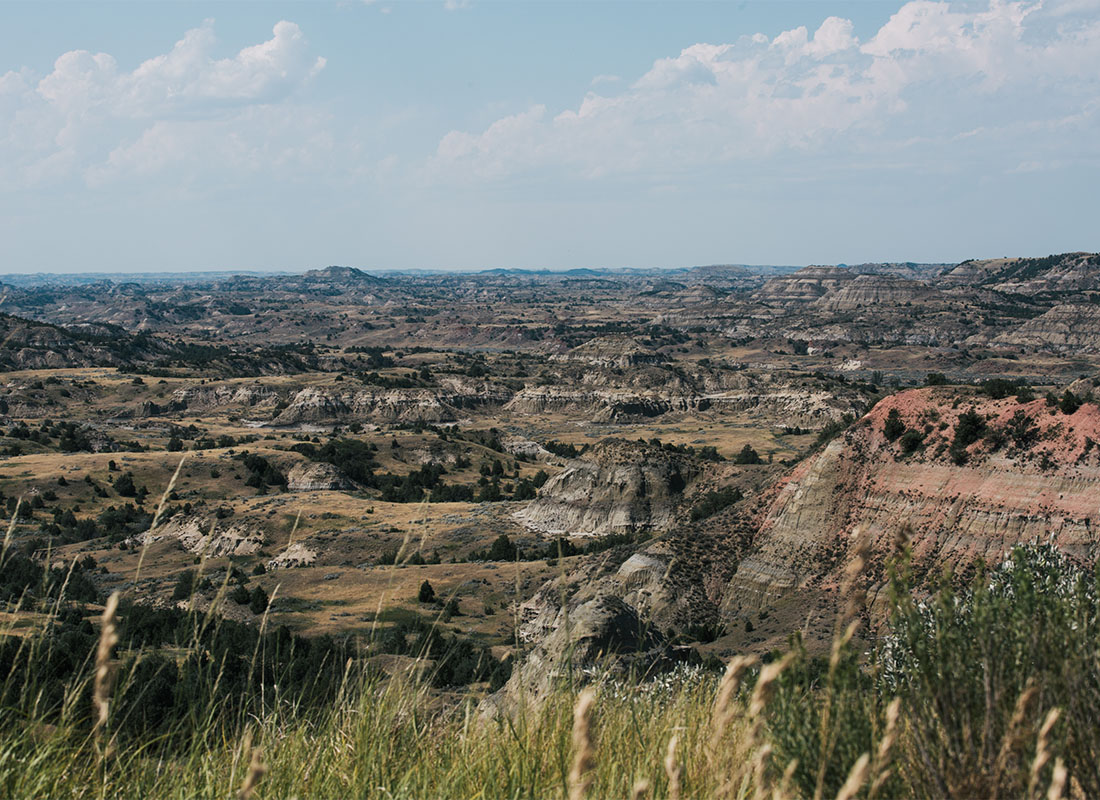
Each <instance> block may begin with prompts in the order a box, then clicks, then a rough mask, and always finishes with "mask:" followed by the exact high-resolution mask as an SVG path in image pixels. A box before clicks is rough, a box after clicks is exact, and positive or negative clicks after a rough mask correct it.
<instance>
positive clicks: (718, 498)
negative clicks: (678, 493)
mask: <svg viewBox="0 0 1100 800" xmlns="http://www.w3.org/2000/svg"><path fill="white" fill-rule="evenodd" d="M743 497H744V495H743V494H741V490H740V489H738V488H737V487H736V486H726V487H724V488H722V489H716V490H714V491H713V492H707V493H706V494H705V495H703V497H702V498H701V499H700V500H699V502H697V503H696V504H695V505H694V506H692V507H691V519H692V521H693V522H698V521H699V520H702V519H706V518H707V517H713V516H714V515H715V514H717V513H718V512H719V511H722V510H724V509H727V508H729V507H730V506H732V505H733V504H735V503H739V502H741V499H742V498H743Z"/></svg>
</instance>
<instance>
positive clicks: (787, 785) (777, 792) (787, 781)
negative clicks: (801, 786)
mask: <svg viewBox="0 0 1100 800" xmlns="http://www.w3.org/2000/svg"><path fill="white" fill-rule="evenodd" d="M797 769H798V759H797V758H792V759H791V760H790V761H788V762H787V768H786V769H785V770H783V777H782V778H780V779H779V783H778V784H777V785H776V787H775V788H774V789H772V800H794V797H795V794H794V789H793V788H792V784H793V783H794V773H795V770H797Z"/></svg>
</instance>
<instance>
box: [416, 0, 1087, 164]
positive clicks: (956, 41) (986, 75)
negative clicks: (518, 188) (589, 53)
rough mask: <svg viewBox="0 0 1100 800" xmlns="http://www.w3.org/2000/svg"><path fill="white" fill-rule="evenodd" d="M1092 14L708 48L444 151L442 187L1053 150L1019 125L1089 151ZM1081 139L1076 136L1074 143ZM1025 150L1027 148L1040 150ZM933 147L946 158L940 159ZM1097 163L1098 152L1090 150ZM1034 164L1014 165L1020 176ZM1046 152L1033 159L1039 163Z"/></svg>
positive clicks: (903, 25) (965, 9)
mask: <svg viewBox="0 0 1100 800" xmlns="http://www.w3.org/2000/svg"><path fill="white" fill-rule="evenodd" d="M1094 7H1095V3H1094V2H1093V0H1062V2H1050V1H1049V0H1048V2H1047V4H1046V5H1044V4H1043V3H1041V2H1006V1H1005V0H990V2H988V4H987V5H985V6H983V7H980V8H975V7H974V5H973V4H967V5H955V4H952V3H949V2H934V1H932V0H914V1H913V2H909V3H906V4H905V5H903V6H901V7H900V8H899V9H898V11H897V12H896V13H895V14H894V15H893V16H892V17H891V18H890V19H889V20H888V21H887V22H886V23H885V24H884V25H883V26H882V27H881V28H880V29H879V30H878V31H875V32H874V33H873V34H872V35H871V36H869V37H868V38H866V40H864V41H860V39H859V38H858V37H857V36H856V34H855V28H854V25H853V24H852V22H851V21H849V20H846V19H842V18H838V17H830V18H828V19H826V20H825V21H824V22H823V23H821V24H820V26H818V27H817V29H816V30H814V31H813V32H811V31H809V30H808V29H807V28H805V27H799V28H795V29H792V30H788V31H784V32H782V33H779V34H778V35H776V36H773V37H769V36H766V35H764V34H756V35H753V36H745V37H742V38H740V39H738V40H737V41H734V42H729V43H719V44H710V43H699V44H695V45H692V46H690V47H687V48H685V49H684V50H683V51H681V52H680V53H679V54H678V55H675V56H670V57H667V58H660V59H657V60H656V61H655V62H654V63H653V65H652V67H651V68H650V69H649V70H648V71H647V72H646V73H645V74H643V75H641V76H639V77H638V78H637V79H636V80H634V81H633V82H632V83H630V84H629V85H628V86H626V87H625V88H624V89H623V90H622V91H621V92H619V93H614V92H609V91H608V90H604V93H602V94H601V93H598V92H596V91H590V92H589V93H588V94H587V95H586V96H585V97H584V98H583V100H581V101H580V103H579V104H578V105H577V106H576V107H575V108H569V109H564V110H561V111H559V112H558V113H556V114H552V113H549V112H548V111H547V110H546V109H544V108H543V107H541V106H536V107H532V108H530V109H528V110H525V111H521V112H519V113H516V114H513V115H510V116H508V117H506V118H503V119H501V120H498V121H497V122H495V123H493V124H492V125H490V126H489V127H488V128H487V129H485V130H484V131H481V132H460V131H453V132H451V133H449V134H447V135H446V136H445V137H443V139H442V141H440V143H439V147H438V150H437V153H436V155H435V158H434V159H433V161H432V164H431V168H432V170H433V171H434V174H436V175H443V176H448V175H449V176H458V177H461V176H464V175H465V176H469V175H475V176H478V175H479V176H490V177H496V176H505V175H510V174H516V173H522V172H525V171H531V170H539V169H553V170H558V169H561V168H565V169H567V170H572V171H574V172H575V173H576V174H578V175H582V176H600V175H606V174H609V173H632V172H647V173H652V174H657V173H664V172H668V171H675V170H691V169H695V170H698V169H706V168H709V167H710V166H711V165H715V164H734V165H736V164H739V163H749V162H759V160H760V159H767V158H771V157H775V156H778V155H782V154H783V153H801V154H806V153H817V154H833V155H838V156H843V155H854V154H859V153H866V152H868V151H876V152H884V151H892V150H903V149H905V148H910V147H923V148H925V150H924V151H923V152H924V153H925V156H926V157H927V156H928V155H929V154H930V153H931V152H932V150H934V149H935V147H936V146H942V145H943V144H944V143H947V142H952V141H957V139H956V137H957V136H958V135H959V134H962V133H964V132H967V131H975V130H978V131H981V133H980V134H979V135H977V136H976V137H973V138H975V139H978V140H981V141H979V142H978V143H977V144H971V145H970V146H972V147H979V148H980V147H981V146H982V144H981V142H983V141H984V142H993V143H995V144H996V146H997V147H999V148H1002V149H1005V150H1011V149H1013V148H1015V149H1020V148H1039V149H1042V148H1044V147H1046V148H1050V149H1057V148H1058V147H1059V146H1060V143H1063V140H1060V139H1058V136H1060V135H1062V134H1057V135H1055V134H1050V135H1047V136H1045V137H1042V138H1040V137H1036V135H1035V134H1034V129H1031V130H1032V132H1031V133H1027V132H1026V128H1024V127H1022V123H1029V122H1036V121H1038V122H1042V121H1050V122H1055V121H1058V120H1067V121H1072V124H1068V123H1067V124H1066V125H1063V126H1062V128H1063V129H1064V131H1066V132H1065V134H1064V135H1065V136H1067V137H1070V138H1071V139H1072V140H1073V141H1075V142H1081V141H1085V142H1087V141H1089V137H1088V136H1087V135H1084V132H1085V131H1087V130H1089V129H1091V130H1092V131H1095V133H1096V135H1095V137H1093V138H1094V142H1100V131H1097V130H1096V128H1097V114H1096V103H1097V101H1098V100H1100V18H1098V17H1097V15H1096V14H1094V13H1090V12H1091V10H1092V9H1093V8H1094ZM1071 129H1072V130H1071ZM1029 137H1030V138H1029ZM937 143H938V145H937ZM1091 147H1092V152H1093V154H1094V155H1100V147H1098V146H1097V145H1096V144H1095V143H1094V144H1093V145H1091ZM1023 155H1025V154H1024V153H1016V154H1015V155H1014V156H1013V160H1012V163H1013V164H1018V163H1019V162H1020V160H1021V157H1022V156H1023ZM1039 156H1040V154H1034V153H1033V154H1030V155H1029V156H1028V157H1029V160H1033V161H1036V162H1038V161H1042V160H1045V158H1046V156H1044V157H1042V158H1040V157H1039Z"/></svg>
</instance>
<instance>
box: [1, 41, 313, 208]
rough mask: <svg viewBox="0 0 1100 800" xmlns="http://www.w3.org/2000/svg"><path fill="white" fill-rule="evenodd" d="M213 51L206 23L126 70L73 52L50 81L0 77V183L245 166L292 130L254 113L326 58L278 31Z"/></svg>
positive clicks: (107, 58) (109, 59) (285, 95)
mask: <svg viewBox="0 0 1100 800" xmlns="http://www.w3.org/2000/svg"><path fill="white" fill-rule="evenodd" d="M217 49H218V43H217V39H216V37H215V34H214V26H213V22H212V21H209V20H208V21H207V22H206V23H204V24H203V25H202V26H201V27H198V28H195V29H193V30H190V31H188V32H187V33H186V34H185V35H184V36H183V38H182V39H180V40H179V41H178V42H176V44H175V46H174V47H173V48H172V49H171V50H170V51H169V52H167V53H164V54H162V55H158V56H155V57H153V58H150V59H148V60H146V61H144V62H142V63H141V64H139V65H138V66H137V67H136V68H135V69H133V70H125V69H121V68H120V67H119V65H118V62H117V61H116V60H115V58H114V57H113V56H111V55H109V54H107V53H92V52H89V51H87V50H73V51H70V52H67V53H63V54H62V55H61V56H59V57H58V58H57V59H56V61H55V62H54V65H53V69H52V71H51V72H49V74H46V75H43V76H35V75H33V74H31V72H30V71H29V70H21V71H18V72H15V71H13V72H8V73H7V74H5V75H2V76H0V178H3V179H4V180H5V182H7V183H8V184H9V186H11V185H24V186H26V185H34V184H36V183H41V182H44V181H53V180H64V179H66V178H70V177H83V178H86V179H88V180H89V181H90V182H92V183H102V182H104V181H107V180H109V179H110V177H111V176H112V174H114V173H115V172H117V171H119V170H123V169H134V170H136V171H138V172H144V173H150V172H153V171H156V170H157V169H160V168H163V167H165V166H168V165H170V164H173V163H177V162H180V161H185V160H188V159H189V158H191V157H200V156H202V155H204V154H205V155H206V156H208V157H209V160H210V163H211V164H212V165H213V164H214V163H215V162H214V161H213V159H214V158H215V157H219V156H221V157H224V158H225V159H227V160H225V161H223V162H220V163H218V164H217V166H221V167H225V166H233V165H237V166H245V167H250V166H252V161H253V156H254V155H255V154H256V153H261V152H268V151H270V150H271V147H272V141H273V140H275V139H277V138H278V137H280V136H281V135H283V134H284V133H286V132H287V131H288V130H290V131H293V130H295V129H298V128H300V125H299V124H298V122H295V121H294V115H287V114H272V113H270V112H268V113H258V110H261V109H271V108H273V107H277V106H279V105H281V104H284V103H287V102H288V101H290V100H291V98H292V97H293V95H294V94H295V92H296V91H297V90H299V89H300V88H301V87H302V86H304V85H305V84H307V83H308V82H309V81H310V79H312V78H313V77H314V76H315V75H316V74H317V73H318V72H319V71H320V70H321V69H323V68H324V66H325V60H324V58H321V57H319V56H315V55H312V54H311V53H310V48H309V45H308V43H307V42H306V40H305V37H304V36H303V34H302V31H301V30H300V29H299V27H298V26H297V25H296V24H294V23H293V22H287V21H280V22H278V23H277V24H276V25H275V26H274V28H273V30H272V36H271V38H270V39H268V40H266V41H263V42H261V43H259V44H255V45H251V46H249V47H245V48H243V49H241V50H239V51H238V52H237V53H236V54H235V55H233V56H230V57H217V55H216V51H217ZM281 120H286V121H291V122H295V124H293V125H290V127H289V128H288V127H287V126H285V125H282V124H281V122H280V121H281ZM261 122H262V124H261ZM273 123H279V124H275V125H274V126H272V124H273ZM265 126H266V127H265ZM227 142H228V143H229V144H228V145H227ZM198 160H201V159H198Z"/></svg>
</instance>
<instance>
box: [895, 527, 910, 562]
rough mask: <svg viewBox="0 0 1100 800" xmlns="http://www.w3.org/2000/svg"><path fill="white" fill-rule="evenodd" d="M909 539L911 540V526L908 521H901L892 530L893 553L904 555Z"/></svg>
mask: <svg viewBox="0 0 1100 800" xmlns="http://www.w3.org/2000/svg"><path fill="white" fill-rule="evenodd" d="M911 541H913V526H912V525H910V524H909V523H908V522H903V523H901V524H900V525H898V527H897V529H896V530H895V531H894V555H895V556H903V555H905V551H906V550H908V549H909V543H910V542H911Z"/></svg>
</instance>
